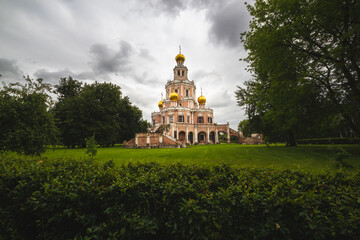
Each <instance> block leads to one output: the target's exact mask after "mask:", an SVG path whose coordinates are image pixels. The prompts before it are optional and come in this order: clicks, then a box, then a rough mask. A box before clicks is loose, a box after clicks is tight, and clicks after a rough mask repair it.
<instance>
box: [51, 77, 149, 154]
mask: <svg viewBox="0 0 360 240" xmlns="http://www.w3.org/2000/svg"><path fill="white" fill-rule="evenodd" d="M56 93H57V94H58V95H59V101H58V102H57V103H56V104H55V107H54V112H55V116H56V118H57V120H58V121H57V125H58V127H59V129H60V131H61V138H62V142H63V144H64V145H65V146H68V147H75V146H81V147H85V146H86V142H85V138H88V137H90V136H91V135H92V134H93V133H95V136H96V141H97V142H98V143H99V144H100V145H101V146H110V145H113V144H115V143H122V142H123V141H124V140H129V139H131V138H133V137H134V135H135V133H136V132H142V131H146V128H147V124H146V121H143V120H142V112H141V110H140V109H139V108H137V107H136V106H134V105H132V104H131V102H130V100H129V98H128V97H126V96H125V97H123V96H122V93H121V90H120V87H119V86H116V85H114V84H111V83H98V82H95V83H93V84H85V85H84V86H83V85H82V83H80V82H79V81H77V80H74V79H72V78H71V77H69V78H68V79H66V78H63V79H61V80H60V82H59V85H57V86H56Z"/></svg>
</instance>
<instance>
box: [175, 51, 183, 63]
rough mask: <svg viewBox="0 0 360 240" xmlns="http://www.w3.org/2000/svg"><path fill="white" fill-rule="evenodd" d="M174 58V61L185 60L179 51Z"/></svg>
mask: <svg viewBox="0 0 360 240" xmlns="http://www.w3.org/2000/svg"><path fill="white" fill-rule="evenodd" d="M175 60H176V62H178V61H183V62H185V56H184V55H182V54H181V53H179V54H178V55H176V57H175Z"/></svg>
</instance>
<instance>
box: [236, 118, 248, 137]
mask: <svg viewBox="0 0 360 240" xmlns="http://www.w3.org/2000/svg"><path fill="white" fill-rule="evenodd" d="M238 130H239V131H242V132H243V135H244V137H251V128H250V121H249V120H248V119H245V120H242V121H241V122H239V125H238Z"/></svg>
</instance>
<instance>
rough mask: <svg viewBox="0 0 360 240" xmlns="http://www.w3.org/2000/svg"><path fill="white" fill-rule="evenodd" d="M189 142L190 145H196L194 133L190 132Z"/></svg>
mask: <svg viewBox="0 0 360 240" xmlns="http://www.w3.org/2000/svg"><path fill="white" fill-rule="evenodd" d="M188 140H189V143H190V144H193V143H194V135H193V133H192V132H189V134H188Z"/></svg>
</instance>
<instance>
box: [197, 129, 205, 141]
mask: <svg viewBox="0 0 360 240" xmlns="http://www.w3.org/2000/svg"><path fill="white" fill-rule="evenodd" d="M198 142H199V143H206V133H205V132H199V134H198Z"/></svg>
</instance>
